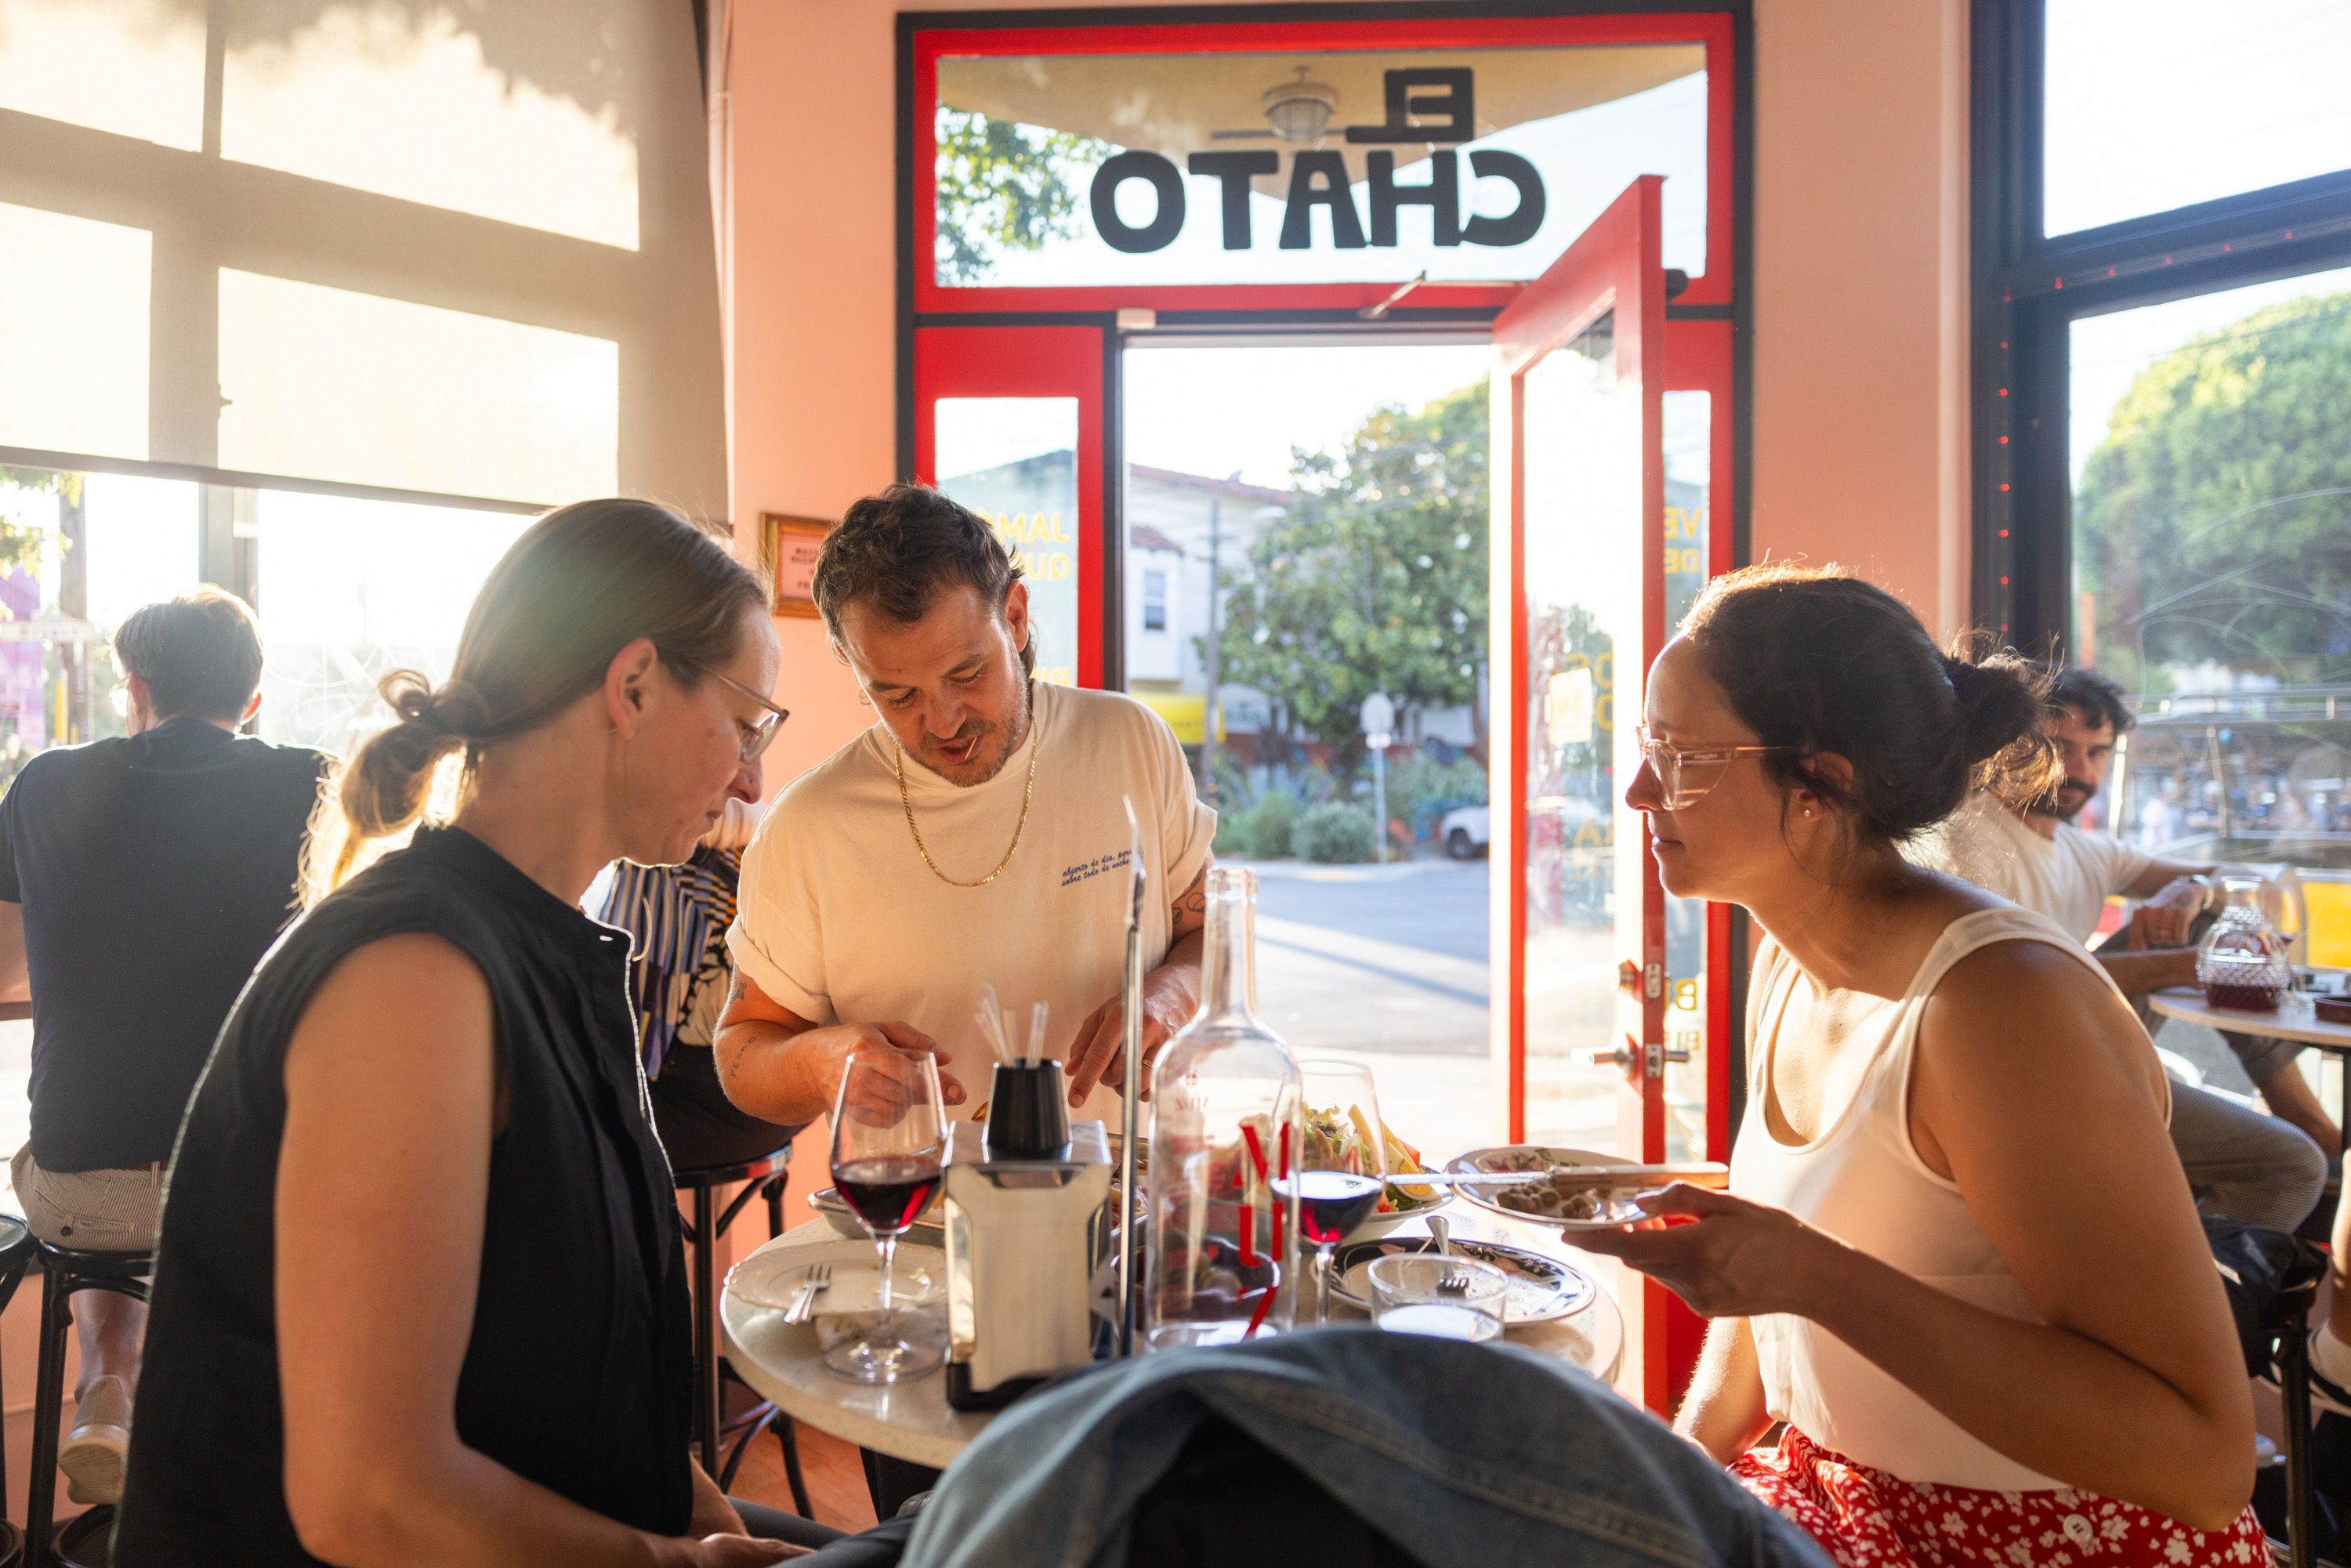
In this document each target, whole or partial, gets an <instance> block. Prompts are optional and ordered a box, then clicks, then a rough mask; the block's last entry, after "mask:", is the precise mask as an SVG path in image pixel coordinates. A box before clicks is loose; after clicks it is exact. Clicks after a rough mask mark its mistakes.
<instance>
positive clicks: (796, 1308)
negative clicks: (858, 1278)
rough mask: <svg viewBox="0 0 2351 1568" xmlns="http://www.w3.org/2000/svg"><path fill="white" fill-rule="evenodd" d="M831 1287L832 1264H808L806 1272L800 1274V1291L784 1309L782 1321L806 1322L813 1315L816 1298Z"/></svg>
mask: <svg viewBox="0 0 2351 1568" xmlns="http://www.w3.org/2000/svg"><path fill="white" fill-rule="evenodd" d="M831 1288H832V1265H831V1264H830V1263H811V1264H810V1265H809V1266H808V1272H807V1273H805V1274H803V1275H801V1276H800V1293H799V1295H798V1296H796V1297H794V1298H793V1300H792V1304H791V1305H790V1307H789V1308H787V1309H786V1310H785V1312H784V1322H787V1323H804V1322H808V1321H809V1319H810V1317H812V1316H814V1315H815V1313H814V1308H815V1306H816V1299H817V1298H818V1297H819V1296H820V1295H822V1294H823V1293H824V1292H825V1291H828V1290H831Z"/></svg>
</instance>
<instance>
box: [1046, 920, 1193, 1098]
mask: <svg viewBox="0 0 2351 1568" xmlns="http://www.w3.org/2000/svg"><path fill="white" fill-rule="evenodd" d="M1199 973H1200V971H1199V967H1198V960H1197V958H1196V957H1195V959H1194V961H1193V967H1192V968H1191V969H1190V970H1189V971H1187V972H1186V973H1184V974H1180V975H1170V973H1169V970H1168V969H1167V968H1159V969H1155V970H1153V971H1152V972H1151V973H1150V974H1148V975H1146V976H1144V979H1143V1097H1144V1099H1145V1100H1148V1099H1150V1098H1151V1062H1152V1059H1153V1057H1155V1055H1156V1054H1157V1053H1158V1051H1159V1048H1160V1047H1161V1046H1163V1045H1165V1044H1166V1043H1167V1037H1168V1036H1170V1035H1172V1034H1174V1033H1175V1031H1176V1030H1179V1029H1182V1028H1183V1027H1184V1026H1185V1025H1186V1024H1187V1023H1189V1022H1191V1021H1192V1015H1193V1014H1194V1013H1196V1012H1197V1011H1198V1010H1199V1008H1200V1001H1199ZM1125 1037H1126V1009H1125V1007H1124V1005H1123V1001H1122V998H1117V997H1113V998H1111V999H1110V1000H1108V1001H1106V1002H1104V1003H1103V1004H1102V1006H1100V1007H1098V1008H1096V1009H1094V1010H1093V1011H1092V1012H1090V1013H1088V1014H1087V1015H1086V1021H1085V1022H1083V1023H1081V1024H1080V1025H1079V1026H1078V1037H1077V1040H1075V1041H1074V1042H1073V1043H1072V1044H1071V1047H1070V1052H1069V1055H1068V1056H1067V1058H1065V1061H1066V1062H1067V1064H1068V1068H1069V1073H1070V1103H1071V1106H1072V1107H1075V1106H1079V1105H1082V1104H1084V1103H1086V1096H1087V1095H1089V1094H1091V1093H1092V1092H1094V1086H1095V1085H1096V1084H1098V1083H1108V1084H1109V1085H1110V1086H1111V1087H1112V1088H1113V1089H1114V1090H1117V1091H1118V1092H1121V1093H1123V1092H1125V1089H1126V1058H1125V1054H1124V1052H1123V1050H1122V1049H1121V1048H1122V1047H1123V1045H1124V1044H1125Z"/></svg>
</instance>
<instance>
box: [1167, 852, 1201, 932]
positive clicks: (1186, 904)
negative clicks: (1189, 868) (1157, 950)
mask: <svg viewBox="0 0 2351 1568" xmlns="http://www.w3.org/2000/svg"><path fill="white" fill-rule="evenodd" d="M1207 914H1208V866H1207V862H1205V861H1204V862H1201V865H1200V869H1199V872H1198V873H1196V875H1195V876H1194V877H1193V878H1192V885H1191V886H1189V887H1187V888H1186V889H1185V890H1184V892H1183V894H1182V895H1181V896H1180V897H1178V898H1177V899H1176V900H1175V910H1174V915H1175V924H1176V925H1178V926H1179V927H1180V926H1182V925H1184V924H1185V917H1186V915H1193V916H1197V917H1199V918H1201V919H1206V918H1207Z"/></svg>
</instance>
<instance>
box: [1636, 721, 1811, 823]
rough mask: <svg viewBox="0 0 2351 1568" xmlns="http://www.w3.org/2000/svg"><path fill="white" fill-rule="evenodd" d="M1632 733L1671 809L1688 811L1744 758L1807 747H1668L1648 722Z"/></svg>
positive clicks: (1669, 809) (1668, 807)
mask: <svg viewBox="0 0 2351 1568" xmlns="http://www.w3.org/2000/svg"><path fill="white" fill-rule="evenodd" d="M1633 733H1634V735H1635V737H1638V739H1639V740H1640V743H1641V756H1642V757H1643V758H1644V759H1646V761H1647V763H1648V765H1649V771H1650V772H1652V773H1654V774H1656V776H1657V784H1658V787H1659V789H1661V790H1662V791H1663V793H1664V795H1665V802H1666V810H1668V811H1687V810H1689V809H1690V808H1691V807H1692V806H1695V805H1697V804H1698V802H1699V801H1700V800H1705V799H1706V797H1707V793H1708V791H1709V790H1711V789H1713V788H1714V787H1715V786H1716V785H1718V784H1719V783H1721V782H1722V776H1723V775H1724V774H1726V773H1728V772H1729V771H1730V765H1731V764H1732V763H1733V762H1735V761H1737V760H1738V759H1739V758H1741V757H1750V756H1751V757H1761V756H1767V755H1769V754H1771V753H1773V752H1790V751H1802V750H1803V749H1804V748H1803V747H1801V746H1683V747H1677V746H1668V745H1667V744H1666V743H1665V742H1664V741H1662V740H1659V739H1658V738H1657V737H1656V736H1654V735H1651V734H1650V733H1649V727H1648V726H1647V725H1646V724H1644V725H1639V726H1636V727H1635V728H1634V731H1633Z"/></svg>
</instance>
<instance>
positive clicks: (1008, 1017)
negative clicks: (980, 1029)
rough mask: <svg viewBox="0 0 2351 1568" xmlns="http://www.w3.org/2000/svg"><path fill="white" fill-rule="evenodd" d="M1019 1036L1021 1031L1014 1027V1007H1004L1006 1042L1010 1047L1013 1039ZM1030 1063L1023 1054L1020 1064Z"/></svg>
mask: <svg viewBox="0 0 2351 1568" xmlns="http://www.w3.org/2000/svg"><path fill="white" fill-rule="evenodd" d="M1019 1038H1020V1036H1019V1032H1018V1031H1017V1030H1014V1029H1013V1027H1012V1009H1010V1008H1007V1009H1004V1043H1005V1044H1006V1045H1007V1046H1010V1045H1011V1044H1012V1042H1013V1041H1015V1040H1019ZM1020 1065H1021V1066H1023V1067H1026V1066H1028V1065H1029V1059H1028V1058H1027V1057H1026V1056H1023V1057H1022V1058H1021V1059H1020Z"/></svg>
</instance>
